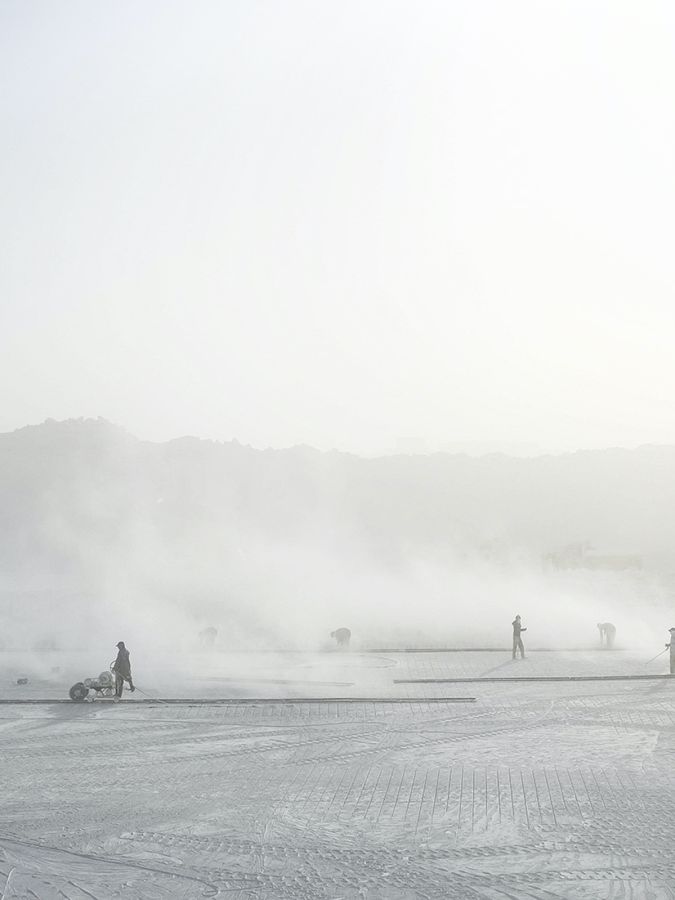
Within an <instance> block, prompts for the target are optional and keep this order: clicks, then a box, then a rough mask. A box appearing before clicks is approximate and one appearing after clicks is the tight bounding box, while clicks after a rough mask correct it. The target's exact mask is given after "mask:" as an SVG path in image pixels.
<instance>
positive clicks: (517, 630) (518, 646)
mask: <svg viewBox="0 0 675 900" xmlns="http://www.w3.org/2000/svg"><path fill="white" fill-rule="evenodd" d="M511 624H512V625H513V658H514V659H515V658H516V653H517V651H518V650H520V658H521V659H525V647H523V639H522V638H521V636H520V635H521V632H523V631H527V628H523V626H522V625H521V624H520V616H516V617H515V619H514V620H513V622H511Z"/></svg>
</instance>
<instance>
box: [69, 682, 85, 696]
mask: <svg viewBox="0 0 675 900" xmlns="http://www.w3.org/2000/svg"><path fill="white" fill-rule="evenodd" d="M88 693H89V688H87V687H85V686H84V684H82V682H81V681H78V682H77V684H74V685H73V686H72V687H71V689H70V690H69V691H68V694H69V695H70V699H71V700H76V701H79V700H84V699H85V697H86V696H87V694H88Z"/></svg>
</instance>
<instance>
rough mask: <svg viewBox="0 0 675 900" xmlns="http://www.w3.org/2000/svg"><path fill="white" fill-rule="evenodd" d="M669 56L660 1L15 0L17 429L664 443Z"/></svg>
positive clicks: (674, 207)
mask: <svg viewBox="0 0 675 900" xmlns="http://www.w3.org/2000/svg"><path fill="white" fill-rule="evenodd" d="M674 47H675V4H673V3H672V2H663V3H659V2H649V0H647V2H645V0H639V2H638V0H632V2H629V3H622V2H619V0H607V2H593V0H579V2H573V0H566V2H542V0H533V2H519V0H509V2H504V0H496V2H485V0H465V2H464V0H462V2H452V0H439V2H432V0H425V2H421V3H419V2H415V3H414V2H412V0H410V2H405V3H404V2H396V0H370V2H368V0H353V2H352V0H334V2H328V0H307V2H300V0H274V2H273V0H267V2H255V0H241V2H236V0H229V2H220V0H212V2H199V0H197V2H195V0H190V2H188V0H182V2H171V0H161V2H160V0H156V2H150V0H146V2H143V3H138V2H136V0H126V2H125V0H116V2H115V3H103V2H98V3H92V2H91V0H82V2H69V0H59V2H58V3H56V2H53V0H44V2H34V0H0V123H1V125H0V127H1V128H2V143H1V151H2V159H1V165H0V384H1V385H2V393H1V398H0V399H1V401H2V402H1V403H0V430H1V431H6V430H10V429H13V428H16V427H19V426H21V425H24V424H27V423H30V422H38V421H41V420H42V419H44V418H46V417H48V416H52V417H54V418H66V417H70V416H82V415H84V416H97V415H101V416H105V417H106V418H109V419H111V420H113V421H115V422H118V423H120V424H122V425H124V426H125V427H127V428H128V429H129V430H130V431H132V432H134V433H135V434H137V435H139V436H140V437H145V438H151V439H166V438H169V437H174V436H177V435H181V434H186V433H190V434H196V435H199V436H202V437H212V438H218V439H229V438H231V437H233V436H236V437H237V438H238V439H239V440H241V441H243V442H245V443H252V444H254V445H256V446H267V445H272V446H282V445H288V444H292V443H297V442H306V443H311V444H314V445H316V446H319V447H321V448H329V447H339V448H342V449H347V450H353V451H356V452H364V453H376V452H380V451H387V450H389V449H391V448H393V447H395V446H397V442H399V446H401V444H400V439H402V438H403V439H406V440H407V439H412V440H413V443H414V441H418V442H419V444H420V446H428V447H429V448H430V449H436V448H438V447H440V446H443V445H448V444H449V445H455V444H461V445H465V444H467V443H469V444H471V442H476V445H481V446H482V445H486V444H487V445H491V443H492V442H495V444H498V445H500V446H501V445H521V444H522V445H527V446H537V447H541V448H542V449H544V450H558V449H572V448H577V447H593V446H606V445H616V444H619V445H626V446H633V445H635V444H639V443H643V442H675V415H673V407H674V402H673V392H674V389H675V352H674V351H673V347H674V346H675V340H674V338H675V294H674V288H675V252H674V248H675V54H674V52H673V48H674ZM403 443H404V444H405V440H404V442H403Z"/></svg>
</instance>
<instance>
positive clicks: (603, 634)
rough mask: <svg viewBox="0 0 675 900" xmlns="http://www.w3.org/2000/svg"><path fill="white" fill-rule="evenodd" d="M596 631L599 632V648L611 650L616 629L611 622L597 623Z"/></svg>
mask: <svg viewBox="0 0 675 900" xmlns="http://www.w3.org/2000/svg"><path fill="white" fill-rule="evenodd" d="M598 631H599V632H600V646H601V647H603V646H604V647H606V648H607V649H608V650H611V649H612V648H613V647H614V638H615V637H616V628H615V627H614V625H612V623H611V622H598Z"/></svg>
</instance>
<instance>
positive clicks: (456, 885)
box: [0, 652, 675, 900]
mask: <svg viewBox="0 0 675 900" xmlns="http://www.w3.org/2000/svg"><path fill="white" fill-rule="evenodd" d="M201 660H202V661H201V662H200V663H199V671H200V675H199V677H197V676H193V677H192V678H191V679H188V677H187V676H185V678H184V680H183V681H182V682H180V683H174V684H173V685H172V686H173V690H172V691H171V694H172V695H173V696H181V695H182V696H184V697H185V696H188V697H189V696H200V697H206V698H208V697H215V696H231V697H245V696H246V695H250V694H253V693H255V694H256V695H257V696H265V695H267V696H276V695H277V694H286V695H287V696H292V695H294V694H303V695H304V696H314V697H317V699H315V700H313V701H312V702H305V703H303V702H298V701H297V699H296V700H288V701H284V700H273V701H272V702H264V703H256V702H254V701H249V702H239V703H232V704H225V705H220V704H218V705H210V704H199V703H195V704H186V705H171V704H163V703H160V702H157V703H152V704H148V703H137V702H135V700H129V701H127V700H125V701H124V702H123V703H121V704H117V705H113V704H109V703H94V704H86V703H85V704H62V705H26V706H21V705H18V706H17V705H4V704H0V791H1V793H0V796H1V799H2V802H1V804H0V898H2V900H7V898H24V897H33V898H35V897H37V898H52V897H53V898H57V897H58V898H71V900H81V898H89V900H91V898H92V897H93V898H99V900H102V898H112V897H125V898H157V900H163V898H178V897H183V898H192V897H209V896H211V897H215V896H220V897H223V898H225V897H227V898H235V900H243V898H270V900H275V898H303V900H309V898H332V900H338V898H344V900H347V898H368V900H375V898H391V900H403V898H425V897H428V898H432V897H433V898H446V897H448V898H452V897H457V898H467V900H471V898H515V897H519V898H521V897H536V898H556V897H557V898H629V897H633V898H643V897H644V898H662V897H664V898H665V897H675V861H674V859H673V856H674V850H673V848H674V847H675V765H674V764H675V679H674V680H673V682H671V681H655V682H644V681H641V682H607V683H572V684H565V683H545V684H532V683H516V684H513V683H511V684H488V685H480V684H461V685H440V684H439V685H394V684H393V679H394V678H425V677H451V676H452V675H465V676H466V675H474V674H475V675H480V674H488V673H489V674H491V675H494V674H504V675H510V674H513V673H514V672H515V673H516V674H520V675H523V674H531V675H547V674H583V673H589V674H597V673H598V672H600V673H601V672H607V673H609V672H612V673H620V672H635V673H644V672H651V671H661V672H662V671H664V662H663V658H662V659H661V660H660V661H659V660H657V661H656V663H654V664H652V665H650V666H645V665H644V656H641V655H640V654H637V653H635V654H631V653H601V652H597V653H589V654H575V653H567V654H564V653H548V654H543V653H542V654H532V658H531V659H529V660H527V661H525V662H524V663H517V664H515V665H514V664H513V663H511V661H510V659H508V657H506V658H505V657H504V655H500V654H496V653H491V654H488V653H485V654H478V653H476V654H466V653H464V654H391V655H389V656H387V655H378V654H349V656H346V655H345V656H339V655H337V654H336V655H326V654H324V655H323V656H319V655H315V656H310V655H298V654H296V655H293V656H281V655H280V656H274V655H270V654H261V655H260V656H256V657H251V656H247V657H246V658H243V657H242V658H241V659H237V658H233V657H231V656H227V657H226V656H224V655H222V654H211V655H209V656H208V658H205V657H202V658H201ZM57 663H58V667H59V669H60V670H61V671H60V672H58V673H56V672H52V671H51V670H52V669H53V668H55V667H56V665H57ZM82 663H83V660H78V659H67V660H66V659H65V658H61V660H60V662H58V660H57V659H56V656H55V657H54V659H49V660H43V661H42V662H41V664H40V667H39V671H38V670H36V669H35V666H34V664H33V663H31V662H30V661H29V660H28V659H24V658H21V657H20V655H14V656H11V655H7V654H5V655H3V657H2V659H0V675H1V676H2V677H1V679H0V681H1V683H2V684H1V687H0V693H1V694H2V696H4V697H5V698H11V699H20V698H22V697H24V698H28V697H31V696H32V697H37V696H38V695H39V696H44V697H48V696H53V697H59V696H64V695H65V693H66V692H67V688H68V686H69V684H70V683H71V682H70V677H71V673H72V672H75V671H76V670H78V666H80V665H81V664H82ZM31 665H32V666H33V669H31V670H30V675H31V682H30V683H29V685H27V686H25V687H19V686H17V685H15V684H13V683H12V681H15V679H13V677H12V676H13V675H15V674H16V673H17V672H19V670H25V671H26V672H28V670H29V669H30V667H31ZM195 665H196V662H195ZM136 669H137V678H138V679H139V685H141V686H142V687H143V688H144V690H145V691H146V694H150V695H159V694H161V693H162V692H165V691H166V689H167V688H168V687H169V682H170V681H171V678H170V677H169V674H168V673H165V674H164V675H163V676H156V677H154V678H150V677H149V676H148V675H146V674H143V677H141V676H142V668H141V667H140V666H138V665H137V667H136ZM92 674H95V670H92V671H88V670H87V671H82V670H81V668H80V669H79V677H84V676H85V675H92ZM163 680H164V682H166V683H163ZM318 682H322V684H318ZM319 694H322V695H323V696H325V697H337V696H343V697H349V696H352V697H355V696H362V697H363V696H368V697H375V696H378V697H382V698H385V699H384V700H383V701H382V702H361V701H358V700H357V701H352V702H349V701H347V700H344V701H339V700H336V699H326V700H321V699H318V695H319ZM164 695H165V696H167V695H168V694H167V693H165V694H164ZM140 696H141V699H142V695H140ZM443 696H455V697H469V696H474V697H476V702H475V703H452V702H444V701H440V702H429V701H430V700H431V698H436V699H437V700H438V698H440V697H443ZM134 697H135V698H138V697H139V693H137V694H136V695H134ZM394 697H399V698H408V699H407V702H402V703H396V702H393V698H394ZM425 697H426V698H427V699H425Z"/></svg>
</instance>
